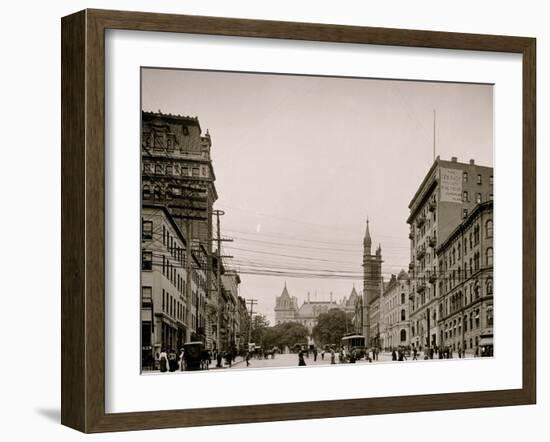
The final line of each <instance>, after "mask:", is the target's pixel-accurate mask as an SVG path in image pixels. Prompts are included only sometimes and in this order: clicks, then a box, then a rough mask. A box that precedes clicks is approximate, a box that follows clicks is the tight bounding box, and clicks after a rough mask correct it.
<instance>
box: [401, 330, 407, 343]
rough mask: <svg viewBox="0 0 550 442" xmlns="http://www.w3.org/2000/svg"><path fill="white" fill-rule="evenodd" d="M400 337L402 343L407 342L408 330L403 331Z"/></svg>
mask: <svg viewBox="0 0 550 442" xmlns="http://www.w3.org/2000/svg"><path fill="white" fill-rule="evenodd" d="M400 335H401V336H400V338H401V342H405V341H406V340H407V330H401V333H400Z"/></svg>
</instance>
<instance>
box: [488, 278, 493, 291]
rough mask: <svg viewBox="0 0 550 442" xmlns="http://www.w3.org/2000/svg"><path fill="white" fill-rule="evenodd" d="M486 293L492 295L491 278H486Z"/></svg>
mask: <svg viewBox="0 0 550 442" xmlns="http://www.w3.org/2000/svg"><path fill="white" fill-rule="evenodd" d="M487 294H488V295H492V294H493V279H492V278H489V279H488V280H487Z"/></svg>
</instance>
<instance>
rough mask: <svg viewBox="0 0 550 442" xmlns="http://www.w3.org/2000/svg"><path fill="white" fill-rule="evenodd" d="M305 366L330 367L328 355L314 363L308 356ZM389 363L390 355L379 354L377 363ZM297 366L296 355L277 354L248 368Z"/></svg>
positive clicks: (241, 364) (252, 362) (243, 364)
mask: <svg viewBox="0 0 550 442" xmlns="http://www.w3.org/2000/svg"><path fill="white" fill-rule="evenodd" d="M304 360H305V361H306V365H307V366H310V365H315V366H317V365H330V353H326V354H325V359H324V360H323V359H322V358H321V354H320V353H318V354H317V360H316V361H314V359H313V353H310V354H309V358H306V357H304ZM381 361H391V353H381V354H380V356H379V360H378V362H381ZM356 363H357V364H368V362H367V361H366V360H365V359H362V360H360V361H357V362H356ZM336 365H338V355H336ZM297 366H298V354H297V353H289V354H277V355H275V359H271V358H269V359H250V366H249V367H248V368H271V367H297ZM231 368H232V369H243V368H247V367H246V362H245V361H243V362H238V363H237V364H233V366H232V367H231Z"/></svg>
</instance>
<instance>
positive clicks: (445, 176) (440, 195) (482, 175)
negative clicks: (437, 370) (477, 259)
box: [407, 157, 493, 348]
mask: <svg viewBox="0 0 550 442" xmlns="http://www.w3.org/2000/svg"><path fill="white" fill-rule="evenodd" d="M492 199H493V168H492V167H486V166H479V165H476V164H475V162H474V160H470V161H469V162H468V163H460V162H458V160H457V158H455V157H453V158H452V159H451V161H445V160H441V159H440V158H439V157H437V158H436V159H435V161H434V163H433V165H432V167H431V168H430V170H429V171H428V173H427V174H426V177H425V178H424V180H423V181H422V183H421V184H420V186H419V188H418V190H417V192H416V193H415V195H414V197H413V198H412V200H411V202H410V204H409V210H410V215H409V217H408V219H407V223H408V224H409V225H410V233H409V239H410V256H411V262H410V264H409V274H410V277H411V279H410V280H411V284H410V288H411V292H410V301H411V303H410V310H411V344H412V345H413V346H415V347H417V348H425V347H440V346H442V345H444V344H445V342H444V341H445V330H444V324H443V322H442V320H443V317H442V314H443V310H442V309H441V307H440V300H441V297H442V296H443V295H444V293H442V292H441V291H442V290H444V287H445V286H444V285H443V284H442V283H446V281H447V279H448V278H449V277H450V276H452V273H451V274H449V271H450V270H449V268H448V267H447V266H444V265H443V264H442V266H439V265H438V261H439V258H438V252H437V249H438V246H439V245H441V244H443V243H445V242H446V241H447V239H448V238H449V236H450V235H451V234H452V233H453V232H454V231H455V229H456V228H457V227H458V226H459V225H461V224H462V223H463V222H465V221H466V220H468V219H469V217H470V216H472V214H473V213H474V212H475V211H477V210H478V207H479V206H480V205H482V204H484V203H486V202H488V201H490V202H492ZM455 253H457V252H455ZM458 254H459V255H460V251H459V252H458ZM463 254H464V252H462V255H463ZM457 259H458V258H457ZM442 263H443V261H442ZM463 270H464V266H461V268H460V269H458V268H457V269H456V270H455V273H456V271H458V274H460V275H463V273H462V272H463ZM461 277H462V276H461ZM442 327H443V328H442ZM442 337H443V341H442Z"/></svg>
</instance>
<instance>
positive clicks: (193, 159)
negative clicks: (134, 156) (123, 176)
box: [141, 111, 220, 347]
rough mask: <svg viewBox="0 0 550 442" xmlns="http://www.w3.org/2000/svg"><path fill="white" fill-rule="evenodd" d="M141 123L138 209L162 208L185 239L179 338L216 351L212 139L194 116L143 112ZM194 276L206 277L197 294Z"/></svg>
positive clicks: (217, 309) (215, 192)
mask: <svg viewBox="0 0 550 442" xmlns="http://www.w3.org/2000/svg"><path fill="white" fill-rule="evenodd" d="M141 118H142V120H141V125H142V136H141V157H142V180H141V181H142V205H148V206H151V207H159V208H163V209H164V210H165V211H166V213H167V215H168V216H169V217H170V219H171V220H172V221H173V223H174V224H175V226H176V227H177V229H178V230H179V231H180V232H181V236H182V237H183V238H184V239H185V246H182V247H181V250H180V251H178V253H180V254H183V255H184V256H183V258H185V263H186V264H185V266H186V267H185V269H184V272H183V273H184V275H183V281H184V284H185V288H184V293H185V294H186V295H185V299H184V303H185V308H184V309H183V312H184V314H185V317H184V318H183V323H184V324H186V327H185V333H186V336H185V337H184V338H183V339H184V340H186V341H188V340H190V339H191V333H192V332H194V333H195V334H196V335H198V337H200V338H201V339H205V340H206V342H207V345H208V346H209V347H216V345H218V343H217V341H218V340H219V333H220V332H219V327H218V324H219V321H220V318H219V316H220V313H219V308H218V305H217V303H218V299H217V296H211V295H212V293H216V292H217V287H216V286H215V283H216V280H217V278H216V276H215V275H214V274H213V270H212V269H214V267H215V266H213V264H212V237H213V235H212V212H213V204H214V202H215V201H216V200H217V198H218V195H217V191H216V187H215V184H214V182H215V179H216V177H215V175H214V170H213V167H212V161H211V156H210V150H211V145H212V140H211V138H210V134H209V133H208V131H206V133H205V134H204V135H203V134H202V131H201V127H200V124H199V121H198V119H197V118H196V117H187V116H180V115H171V114H163V113H162V112H160V111H159V112H142V114H141ZM155 233H157V234H158V231H157V230H155ZM168 247H170V248H172V247H173V245H172V244H168ZM200 250H204V251H205V258H204V259H203V261H204V262H202V261H201V264H200V265H199V264H197V261H196V259H195V258H193V257H192V255H195V252H198V251H200ZM197 256H198V255H197ZM197 272H205V276H204V277H205V281H204V282H202V281H201V287H202V286H204V287H203V289H202V288H201V291H200V293H199V291H197V290H196V289H194V288H193V287H194V286H195V281H196V280H197V276H196V275H197ZM201 293H202V294H201ZM157 311H158V310H157Z"/></svg>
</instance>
